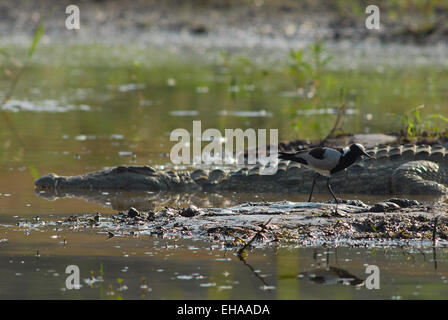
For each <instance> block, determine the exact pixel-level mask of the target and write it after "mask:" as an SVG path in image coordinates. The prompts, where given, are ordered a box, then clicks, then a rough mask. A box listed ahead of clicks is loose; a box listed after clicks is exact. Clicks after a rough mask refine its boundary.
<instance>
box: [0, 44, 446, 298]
mask: <svg viewBox="0 0 448 320" xmlns="http://www.w3.org/2000/svg"><path fill="white" fill-rule="evenodd" d="M5 49H6V50H8V51H11V52H14V53H17V57H20V56H21V52H22V51H23V50H22V48H21V47H7V48H5ZM233 55H234V57H235V60H234V61H236V62H234V64H233V65H232V64H230V66H229V65H227V64H226V63H223V62H222V61H221V60H220V58H219V57H220V54H219V53H218V52H203V56H202V57H198V56H193V57H192V56H189V57H185V56H183V55H182V54H180V53H176V52H175V51H170V52H158V51H157V50H147V48H145V49H142V48H134V49H132V48H129V47H127V48H109V47H101V46H99V47H96V46H91V47H88V46H80V47H77V46H73V47H71V48H63V47H58V46H51V45H50V46H43V47H42V49H41V50H40V51H38V52H37V53H36V56H35V57H34V58H33V59H35V60H34V61H35V62H34V63H33V64H31V65H30V67H29V68H28V69H27V71H26V74H25V76H24V77H23V78H22V79H21V81H20V85H19V86H18V88H17V91H16V94H15V95H14V97H13V99H11V101H9V102H8V104H7V105H6V106H4V107H3V108H2V116H3V117H2V120H1V121H0V225H1V226H0V269H1V270H0V271H1V272H0V274H1V277H0V297H1V298H105V299H108V298H110V299H118V298H140V297H143V298H167V299H168V298H185V297H188V298H267V299H270V298H273V299H274V298H287V299H294V298H387V299H389V298H415V297H416V298H429V297H431V298H442V297H444V296H446V293H447V287H446V279H445V276H447V275H446V271H447V270H446V256H445V251H444V250H445V249H443V248H440V249H438V254H437V256H438V258H437V268H435V261H434V258H433V253H432V251H431V250H429V251H428V249H424V250H423V249H422V250H419V249H415V248H414V249H407V248H405V249H387V250H384V249H376V250H374V249H348V248H338V249H337V250H336V249H330V250H329V252H328V263H327V260H325V261H323V259H324V257H325V259H327V257H326V250H325V249H322V248H316V249H313V248H307V249H299V248H289V249H285V248H283V249H279V248H273V247H268V248H265V249H256V250H255V251H253V252H250V254H249V257H248V258H247V261H246V262H247V264H244V263H243V262H242V261H240V260H239V259H238V258H237V257H236V256H235V255H234V252H232V251H230V250H227V251H226V250H223V249H222V248H221V247H219V248H218V247H210V246H208V245H207V243H196V242H194V243H190V242H188V241H186V240H185V241H180V240H177V241H175V240H166V239H165V240H164V239H154V238H144V239H143V238H125V239H119V240H117V239H111V240H109V241H106V240H105V238H107V237H106V235H104V237H103V235H98V234H94V233H90V232H87V231H83V232H80V231H73V232H72V233H66V234H64V235H62V236H61V235H58V237H57V238H52V236H53V235H56V233H55V230H44V231H43V232H41V231H31V232H30V234H27V233H25V232H24V231H23V230H21V231H14V227H13V226H14V225H15V223H17V221H18V220H19V219H33V218H34V217H35V216H44V217H46V216H52V217H56V218H58V217H65V216H68V215H71V214H80V213H84V212H90V213H92V212H96V211H100V212H103V213H113V212H116V211H117V210H126V209H127V208H128V207H129V205H131V204H132V205H133V206H135V207H138V208H139V209H142V210H146V209H152V208H158V207H161V206H179V205H182V206H185V205H188V204H191V203H195V204H197V205H199V206H208V207H211V206H227V205H234V204H238V203H241V202H244V201H257V200H260V201H269V200H272V201H278V200H290V201H303V200H306V196H305V195H288V196H283V195H278V194H259V195H253V194H250V195H249V194H241V193H240V194H225V195H209V194H198V195H193V196H187V197H179V196H178V195H174V196H173V197H171V196H158V195H148V197H147V198H145V197H141V198H139V199H140V202H138V201H137V200H136V199H137V198H136V197H135V195H134V194H127V195H125V196H119V197H112V196H111V197H110V198H108V197H106V198H105V201H96V202H95V201H86V200H83V199H72V198H62V199H51V201H50V200H49V199H48V198H46V197H45V195H40V196H38V195H36V194H35V193H34V188H33V181H34V179H35V178H36V177H37V176H38V175H43V174H46V173H48V172H55V173H57V174H61V175H74V174H81V173H84V172H88V171H94V170H98V169H101V168H103V167H105V166H114V165H119V164H138V165H151V166H154V167H156V168H158V169H165V168H170V169H171V168H173V167H172V165H171V164H170V161H169V157H168V154H169V151H170V148H171V146H172V143H171V142H170V141H169V134H170V132H171V131H172V130H173V129H176V128H186V129H187V130H191V128H192V121H193V120H202V122H203V128H210V127H213V128H217V129H219V130H221V131H222V132H223V131H224V128H242V129H246V128H266V129H269V128H277V129H279V138H280V140H287V139H292V138H301V139H306V138H311V139H315V138H319V137H322V136H324V135H325V134H326V132H328V129H329V128H330V127H331V124H332V122H333V120H334V115H331V114H328V112H326V111H325V110H327V108H331V107H334V106H336V105H337V104H338V101H339V100H338V99H339V93H340V88H341V82H342V83H344V84H345V86H346V87H347V92H348V94H347V103H348V105H349V107H350V110H352V111H353V112H351V113H350V114H349V115H347V116H346V118H344V123H343V126H344V128H345V129H346V131H350V132H353V133H357V132H385V131H387V132H389V131H393V130H398V129H399V128H400V127H401V124H400V122H399V121H398V120H397V118H396V117H393V116H391V115H390V113H391V112H393V113H403V112H405V111H406V110H408V109H409V108H410V107H414V106H415V104H423V103H425V104H426V105H427V108H426V109H427V112H428V114H431V113H440V112H442V113H443V112H444V110H445V109H444V108H446V98H447V96H446V92H448V90H447V87H446V84H447V83H448V81H447V80H448V78H447V74H448V73H446V72H443V71H444V70H443V69H440V68H436V67H432V66H431V65H429V66H428V65H425V66H424V67H419V66H413V64H412V63H411V64H409V65H410V66H409V67H406V69H392V68H390V67H386V68H381V66H378V65H375V64H372V65H371V67H369V66H367V67H365V68H363V69H360V70H357V71H354V70H353V69H352V68H349V67H347V68H342V69H341V68H338V67H336V68H330V69H329V71H328V73H327V75H326V76H325V77H324V78H323V80H322V86H323V93H322V94H321V95H320V96H318V97H316V98H318V99H320V100H321V101H322V102H323V103H322V105H321V107H322V110H324V111H325V112H320V111H319V112H309V111H310V110H309V109H307V103H308V102H307V101H306V100H303V99H298V98H297V97H296V95H295V94H294V92H293V90H294V87H293V81H291V79H290V78H288V77H287V76H286V75H285V73H284V68H283V66H284V65H285V64H284V63H283V62H281V63H280V62H279V61H276V62H275V63H271V64H270V65H269V64H265V63H264V62H263V61H261V62H260V61H253V62H251V63H248V62H247V61H246V62H244V63H243V62H242V61H243V60H241V59H240V60H238V57H239V56H240V55H243V54H240V53H236V54H233ZM285 57H287V53H286V52H285ZM248 58H249V61H251V59H252V58H253V57H251V56H249V57H248ZM252 60H255V59H252ZM238 61H239V62H238ZM333 61H337V57H335V59H333ZM241 63H243V64H244V65H241ZM265 71H267V72H265ZM8 85H9V82H8V81H7V80H6V79H4V78H2V79H1V80H0V94H3V92H5V91H6V89H7V88H8ZM302 109H303V110H302ZM291 110H292V111H291ZM302 111H303V112H302ZM304 111H306V112H304ZM311 111H312V110H311ZM291 112H292V114H294V116H291ZM330 113H331V112H330ZM294 117H297V118H294ZM5 119H6V120H5ZM291 119H295V120H294V121H300V123H301V129H300V132H299V133H297V132H295V131H293V130H292V121H291ZM439 125H440V124H439ZM140 196H141V195H140ZM341 196H342V197H346V198H351V199H355V198H358V199H361V200H363V201H365V202H370V203H372V202H374V201H378V200H382V198H381V197H380V198H376V197H369V196H367V197H360V196H357V195H341ZM330 198H331V197H330V196H329V195H316V197H315V199H316V200H329V199H330ZM421 200H425V201H432V199H430V198H428V199H421ZM61 237H62V239H61ZM64 237H65V239H66V243H65V245H64V241H63V239H64ZM37 252H39V254H38V255H39V256H37ZM324 262H325V263H324ZM69 264H75V265H78V266H79V268H80V271H81V278H82V279H81V284H82V287H81V289H80V290H76V291H69V290H64V283H65V277H66V275H65V267H66V266H67V265H69ZM366 264H377V265H378V266H379V267H380V270H381V281H382V282H381V289H380V290H367V289H366V288H365V287H362V288H355V287H353V286H350V285H347V286H344V285H340V284H336V285H328V286H326V285H322V284H316V283H314V282H312V281H309V280H306V279H305V278H306V277H305V276H304V277H298V275H299V274H300V273H301V272H307V271H310V270H314V269H316V268H324V269H325V266H332V267H333V266H334V267H335V268H340V269H343V270H345V271H347V272H348V273H350V274H352V275H355V276H356V277H358V278H360V279H364V278H365V277H366V274H365V265H366ZM252 269H253V270H256V271H257V272H255V271H253V270H252ZM91 271H92V272H93V277H94V278H95V279H96V277H98V276H99V275H101V276H102V278H103V281H98V282H93V283H91V284H89V283H88V281H87V282H85V281H84V280H85V279H89V277H91V276H92V273H91ZM143 278H145V279H146V283H145V280H143ZM97 280H98V279H97ZM142 286H143V287H142ZM267 289H270V290H267Z"/></svg>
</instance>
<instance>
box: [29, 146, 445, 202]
mask: <svg viewBox="0 0 448 320" xmlns="http://www.w3.org/2000/svg"><path fill="white" fill-rule="evenodd" d="M366 151H367V153H368V154H369V155H371V156H373V157H374V158H375V159H369V158H367V159H360V160H358V161H357V162H356V163H355V164H353V165H352V166H351V167H349V168H348V169H346V170H344V171H342V172H339V173H337V174H335V175H333V176H332V178H331V179H332V186H333V190H334V191H335V192H337V193H344V194H375V195H392V194H397V195H404V194H406V195H440V196H445V195H448V150H447V149H446V148H445V147H444V146H441V145H434V146H430V145H415V144H409V145H396V146H376V147H373V148H368V149H367V150H366ZM260 169H261V165H260V164H258V165H254V166H245V167H243V168H238V169H236V170H229V169H211V170H205V169H196V170H194V171H171V170H168V171H166V170H165V171H164V170H156V169H154V168H152V167H149V166H135V165H133V166H118V167H113V168H105V169H103V170H99V171H95V172H90V173H87V174H82V175H78V176H58V175H56V174H54V173H50V174H47V175H45V176H42V177H40V178H39V179H37V180H36V181H35V186H36V189H37V190H58V191H73V190H84V191H98V190H103V191H105V190H112V191H117V190H125V191H150V192H165V191H166V192H193V193H194V192H218V193H219V192H229V191H230V192H243V191H244V192H260V193H261V192H269V193H307V192H309V190H310V187H311V183H312V180H313V177H314V175H315V173H313V171H311V170H310V169H307V168H305V167H303V166H301V165H300V164H298V163H295V162H290V161H280V162H279V163H278V169H277V172H276V173H275V174H274V175H261V174H260ZM315 191H316V192H319V193H324V192H327V191H326V185H325V184H324V183H319V182H318V183H316V187H315Z"/></svg>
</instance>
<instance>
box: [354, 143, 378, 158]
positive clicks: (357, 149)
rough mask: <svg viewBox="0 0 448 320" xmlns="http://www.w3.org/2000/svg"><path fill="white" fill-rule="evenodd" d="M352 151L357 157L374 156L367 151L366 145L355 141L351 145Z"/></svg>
mask: <svg viewBox="0 0 448 320" xmlns="http://www.w3.org/2000/svg"><path fill="white" fill-rule="evenodd" d="M350 153H351V154H353V155H354V156H355V157H356V158H357V157H360V156H366V157H369V158H370V159H373V157H372V156H370V155H369V154H368V153H367V152H366V149H365V148H364V146H363V145H362V144H359V143H354V144H352V145H351V146H350Z"/></svg>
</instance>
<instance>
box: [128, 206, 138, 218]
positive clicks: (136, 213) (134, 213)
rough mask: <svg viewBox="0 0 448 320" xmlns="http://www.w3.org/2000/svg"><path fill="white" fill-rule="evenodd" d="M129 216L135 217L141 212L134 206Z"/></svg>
mask: <svg viewBox="0 0 448 320" xmlns="http://www.w3.org/2000/svg"><path fill="white" fill-rule="evenodd" d="M128 216H129V217H130V218H135V217H138V216H140V212H138V211H137V209H135V208H134V207H131V208H130V209H129V211H128Z"/></svg>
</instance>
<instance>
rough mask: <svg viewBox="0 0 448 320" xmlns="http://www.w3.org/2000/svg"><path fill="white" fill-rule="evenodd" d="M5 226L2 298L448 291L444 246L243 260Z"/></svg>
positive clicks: (374, 295) (314, 251) (162, 242)
mask: <svg viewBox="0 0 448 320" xmlns="http://www.w3.org/2000/svg"><path fill="white" fill-rule="evenodd" d="M1 232H2V234H3V235H6V236H7V237H8V241H3V242H1V243H0V248H1V252H0V273H1V275H2V276H1V277H0V298H2V299H5V298H7V299H9V298H18V299H34V298H39V299H42V298H44V299H47V298H48V299H49V298H51V299H140V298H143V299H317V298H318V299H321V298H323V299H428V298H432V299H444V298H446V296H447V294H448V265H447V253H448V251H447V249H442V248H438V249H437V250H436V251H433V249H431V248H429V249H428V248H390V249H384V248H376V249H375V248H278V247H268V248H263V249H254V250H253V251H251V252H250V253H249V255H248V256H247V258H246V260H245V261H242V260H240V259H239V258H238V257H237V256H236V255H235V252H234V251H233V250H232V249H225V248H224V247H221V246H217V245H208V244H207V243H203V242H193V241H188V240H176V239H171V240H168V239H158V238H147V237H145V238H143V237H141V238H131V237H129V238H124V239H120V240H115V239H114V238H112V239H110V240H106V239H107V237H106V235H98V234H93V233H90V232H85V231H84V232H79V231H76V232H66V233H64V234H63V235H62V234H59V236H58V238H55V237H54V235H56V234H57V232H56V231H54V230H51V231H48V232H46V233H45V232H44V233H42V232H33V231H31V232H30V233H29V234H25V233H23V232H18V231H12V232H11V231H8V232H5V231H4V228H2V230H1ZM52 236H53V237H52ZM64 240H65V241H64ZM69 265H76V266H77V267H79V270H80V285H81V287H80V288H79V289H77V290H68V289H67V288H66V285H65V282H66V278H67V277H68V276H69V275H68V274H66V273H65V271H66V268H67V266H69ZM368 265H375V266H378V267H379V270H380V276H379V289H369V288H368V286H366V284H365V280H366V279H367V277H368V276H369V275H370V273H366V268H367V266H368ZM363 281H364V282H363Z"/></svg>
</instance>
